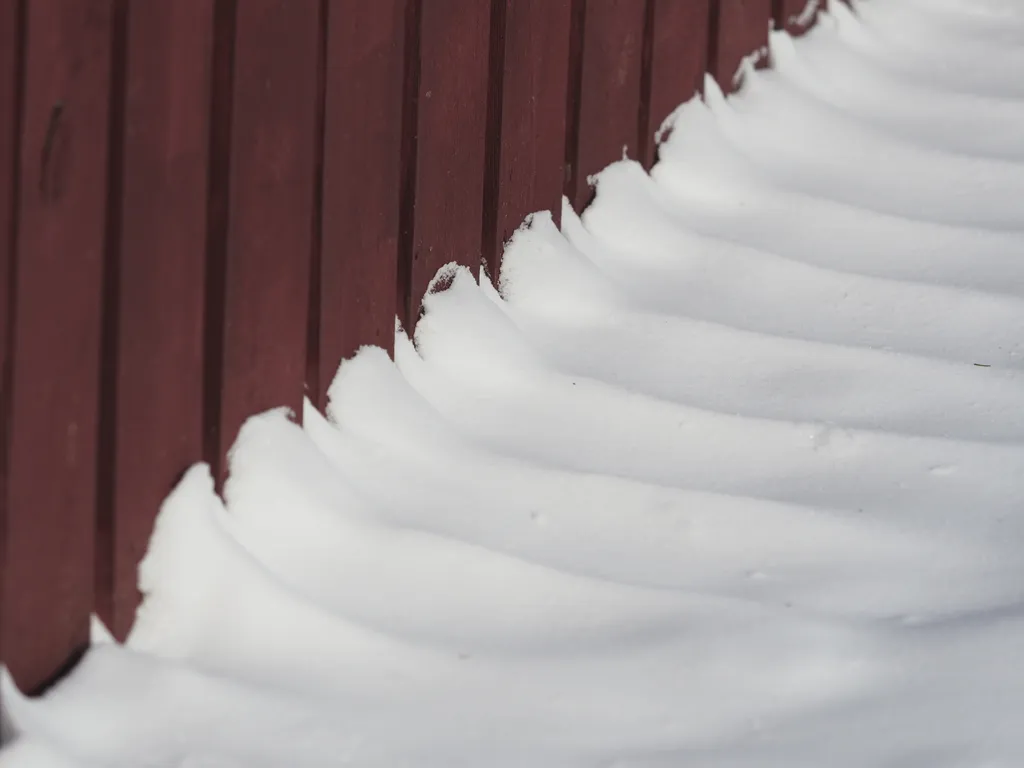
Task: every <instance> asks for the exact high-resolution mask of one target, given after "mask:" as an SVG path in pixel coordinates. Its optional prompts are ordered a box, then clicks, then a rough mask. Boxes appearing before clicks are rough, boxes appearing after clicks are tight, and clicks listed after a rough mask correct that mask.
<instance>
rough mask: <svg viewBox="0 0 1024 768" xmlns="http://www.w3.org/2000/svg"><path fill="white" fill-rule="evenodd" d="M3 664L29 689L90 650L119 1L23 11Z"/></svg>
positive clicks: (33, 6) (89, 0) (36, 5)
mask: <svg viewBox="0 0 1024 768" xmlns="http://www.w3.org/2000/svg"><path fill="white" fill-rule="evenodd" d="M25 14H26V24H25V29H26V30H27V38H26V41H25V67H24V72H25V82H24V102H23V104H24V107H23V120H22V138H21V147H20V168H21V174H20V192H19V214H18V216H19V220H18V225H17V227H18V237H17V259H18V269H17V278H16V283H15V285H14V291H15V293H16V295H17V308H16V315H15V319H14V328H13V348H12V350H11V353H12V360H13V375H12V388H11V392H10V397H11V420H10V425H9V429H10V457H9V472H10V474H9V478H8V516H7V538H6V542H5V544H6V573H5V579H4V590H5V591H4V596H3V603H4V623H3V626H2V627H0V632H2V637H3V639H2V644H3V648H4V655H5V661H6V662H7V663H8V664H9V665H10V668H11V671H12V673H13V674H14V677H15V679H16V680H17V681H18V683H19V684H20V685H21V686H22V687H24V688H27V689H29V690H33V689H38V688H39V687H40V686H42V685H44V684H46V683H47V682H48V681H50V680H51V679H52V678H53V676H54V675H55V674H56V673H59V672H60V671H61V668H62V666H63V665H66V664H68V663H70V662H71V661H73V660H74V659H75V657H76V656H77V655H78V654H80V653H81V652H82V651H83V650H84V649H85V648H86V647H87V644H88V640H89V615H90V613H91V610H92V605H93V539H94V528H95V522H96V520H95V502H96V432H97V411H98V405H99V391H98V390H99V346H100V324H101V321H100V315H101V288H102V271H103V246H104V229H105V202H106V177H107V132H108V120H107V117H108V114H107V112H108V95H109V94H108V92H109V82H110V49H111V35H112V8H111V2H110V0H74V1H72V0H66V1H65V2H46V3H40V2H27V3H25Z"/></svg>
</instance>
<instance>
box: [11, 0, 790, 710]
mask: <svg viewBox="0 0 1024 768" xmlns="http://www.w3.org/2000/svg"><path fill="white" fill-rule="evenodd" d="M802 8H803V4H802V2H788V0H787V1H783V0H776V2H774V3H773V0H486V1H485V0H472V1H470V0H466V1H465V2H455V1H453V0H374V1H373V2H367V1H365V0H174V2H153V1H152V0H48V1H47V2H34V1H30V0H0V297H2V298H0V301H2V306H0V360H2V362H3V367H2V369H0V370H2V375H0V659H2V660H3V661H4V662H5V663H7V664H8V665H9V667H10V669H11V670H12V672H13V674H14V676H15V678H16V680H17V681H18V682H19V684H20V685H21V686H22V687H23V688H25V689H27V690H30V691H35V690H39V689H40V688H41V687H43V686H45V685H46V684H47V683H48V682H49V681H51V680H52V679H53V678H54V676H55V675H57V674H59V673H60V672H61V671H62V670H63V669H65V668H66V667H67V665H68V664H70V663H72V662H73V661H74V660H75V659H76V658H77V656H78V655H80V654H81V653H82V651H83V650H85V648H86V647H87V643H88V625H89V614H90V612H91V611H93V610H95V611H97V612H99V614H100V615H101V616H102V618H103V619H104V620H105V621H106V622H107V623H108V625H109V626H110V628H111V629H112V630H113V631H114V633H115V634H116V635H117V636H119V637H124V636H125V635H126V633H127V631H128V629H129V628H130V626H131V622H132V620H133V617H134V612H135V608H136V606H137V601H138V595H137V592H136V586H135V584H136V574H135V571H136V566H137V563H138V561H139V559H140V557H141V555H142V554H143V552H144V549H145V546H146V543H147V541H148V538H149V535H150V532H151V528H152V523H153V519H154V517H155V515H156V512H157V509H158V507H159V504H160V502H161V501H162V499H163V498H164V497H165V496H166V494H167V492H168V491H169V490H170V488H171V487H172V486H173V484H174V483H175V482H176V481H177V479H178V477H179V476H180V474H181V473H182V471H184V470H185V469H186V468H187V467H188V465H189V464H191V463H193V462H195V461H197V460H203V459H205V460H206V461H208V462H209V463H210V464H211V465H212V466H213V468H214V471H215V474H216V475H217V476H218V477H220V478H223V475H224V472H225V466H224V464H225V462H224V456H225V452H226V450H227V448H228V447H229V446H230V445H231V443H232V441H233V440H234V438H235V435H236V434H237V431H238V428H239V426H240V425H241V423H242V421H243V420H244V419H245V418H246V417H247V416H249V415H250V414H253V413H255V412H258V411H262V410H265V409H267V408H271V407H276V406H279V405H287V406H290V407H291V408H292V409H293V411H294V412H295V413H296V414H300V413H301V405H302V401H303V397H304V396H308V397H309V398H310V399H311V400H312V401H313V402H314V403H315V404H318V405H321V406H322V405H323V403H324V401H325V395H326V390H327V387H328V385H329V384H330V381H331V379H332V377H333V375H334V373H335V371H336V370H337V366H338V364H339V362H340V361H341V360H342V359H343V358H345V357H348V356H350V355H351V354H353V353H354V352H355V351H356V349H357V348H358V347H359V346H360V345H362V344H377V345H380V346H383V347H385V348H389V349H390V347H391V345H392V343H393V333H394V322H395V318H396V316H397V317H398V318H399V319H400V320H401V321H402V322H403V323H404V325H405V327H406V328H407V329H409V328H411V327H412V325H413V324H414V323H415V320H416V318H417V317H418V314H419V311H420V305H421V300H422V297H423V294H424V292H425V291H426V290H427V286H428V283H429V282H430V281H431V279H432V278H433V276H434V275H435V273H436V271H437V270H438V268H439V267H441V266H443V265H444V264H446V263H449V262H457V263H460V264H463V265H465V266H467V267H469V268H471V269H473V270H478V269H479V268H480V266H481V262H482V261H483V262H485V263H486V265H487V268H488V271H489V273H490V275H491V276H492V277H494V278H496V277H497V272H498V268H499V264H500V257H501V252H502V247H503V244H504V243H505V242H506V241H507V240H508V238H509V237H510V236H511V234H512V232H513V231H514V230H515V228H516V227H518V226H519V225H520V223H521V222H522V221H523V219H524V217H526V216H527V215H528V214H530V213H532V212H534V211H543V210H547V211H550V212H551V213H552V215H553V216H554V218H555V220H556V221H557V220H558V214H559V211H560V207H561V200H562V195H563V193H564V194H566V195H568V197H569V198H570V200H571V201H572V202H573V203H574V204H575V205H576V206H577V208H582V207H583V206H584V205H586V204H587V202H588V201H589V199H590V197H591V194H592V191H591V189H590V186H589V184H588V183H587V177H588V176H589V175H591V174H593V173H596V172H597V171H599V170H601V169H602V168H603V167H605V166H606V165H607V164H608V163H610V162H614V161H616V160H618V159H620V158H621V157H622V154H623V150H624V149H625V151H626V153H627V154H628V155H629V157H631V158H633V159H636V160H640V161H641V162H643V163H644V164H646V165H648V166H649V165H651V164H652V163H653V162H655V160H656V146H655V143H654V141H653V138H652V137H653V134H654V132H655V131H656V130H657V129H658V128H659V126H660V125H661V124H662V122H663V121H664V119H665V118H666V117H667V116H668V115H669V114H670V112H671V111H672V110H673V109H674V108H675V107H676V106H677V105H678V104H679V103H681V102H683V101H686V100H688V99H689V98H690V97H692V96H693V95H694V93H696V92H697V91H698V90H699V89H700V88H701V86H702V82H703V74H704V72H705V71H706V70H707V71H710V72H712V73H713V74H714V75H716V76H717V77H718V79H719V81H720V82H721V83H723V84H724V85H726V86H730V85H731V83H732V77H733V74H734V73H735V72H736V69H737V67H738V65H739V62H740V60H741V58H742V57H743V56H744V55H746V54H749V53H750V52H751V51H754V50H756V49H758V48H760V47H761V46H763V45H764V44H765V42H766V37H767V32H768V25H769V22H770V20H771V19H772V18H773V17H774V19H775V20H776V22H777V23H787V22H788V20H789V19H790V18H791V17H792V16H794V15H796V14H798V13H799V12H800V11H801V10H802ZM794 31H799V30H794Z"/></svg>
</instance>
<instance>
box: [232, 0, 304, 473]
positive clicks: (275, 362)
mask: <svg viewBox="0 0 1024 768" xmlns="http://www.w3.org/2000/svg"><path fill="white" fill-rule="evenodd" d="M235 13H236V16H235V28H234V65H233V70H234V72H233V84H232V91H233V95H232V115H231V129H230V135H231V149H230V152H231V159H230V169H229V170H228V180H229V191H228V197H229V211H228V221H227V232H226V253H225V263H224V276H223V284H224V301H223V307H222V309H223V367H222V375H221V390H220V394H221V398H222V399H221V408H220V425H221V426H220V443H221V455H223V453H224V452H225V451H226V450H227V449H228V448H229V447H230V445H231V444H232V443H233V442H234V439H235V437H236V436H237V433H238V429H239V427H240V426H241V424H242V422H243V421H244V420H245V419H246V418H248V417H249V416H250V415H252V414H255V413H258V412H261V411H264V410H266V409H268V408H274V407H278V406H284V405H286V406H289V407H290V408H291V409H292V410H293V412H294V413H295V415H296V417H299V416H301V413H302V398H303V392H304V387H303V382H304V379H305V375H306V341H307V331H308V329H307V323H308V305H309V286H310V282H309V281H310V256H311V251H312V246H313V237H312V236H313V225H314V201H315V187H316V183H317V182H316V175H317V174H316V165H317V157H318V154H319V150H318V147H317V138H318V136H319V130H318V112H319V109H318V100H319V77H318V64H319V60H320V56H319V44H320V33H319V29H320V2H319V0H241V1H240V2H238V3H237V4H236V6H235Z"/></svg>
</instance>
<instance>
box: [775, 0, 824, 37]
mask: <svg viewBox="0 0 1024 768" xmlns="http://www.w3.org/2000/svg"><path fill="white" fill-rule="evenodd" d="M772 5H773V14H774V18H775V28H776V29H784V30H786V31H787V32H789V34H791V35H793V36H794V37H798V36H800V35H802V34H804V33H806V32H807V31H808V30H809V29H810V28H811V27H813V26H814V25H815V23H816V22H817V20H818V13H819V12H820V11H821V10H822V9H823V8H824V5H825V0H773V3H772Z"/></svg>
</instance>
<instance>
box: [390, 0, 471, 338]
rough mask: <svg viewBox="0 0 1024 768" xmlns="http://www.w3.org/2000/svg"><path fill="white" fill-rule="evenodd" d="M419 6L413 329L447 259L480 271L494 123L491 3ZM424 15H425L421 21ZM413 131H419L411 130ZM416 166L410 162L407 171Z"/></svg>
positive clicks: (408, 259)
mask: <svg viewBox="0 0 1024 768" xmlns="http://www.w3.org/2000/svg"><path fill="white" fill-rule="evenodd" d="M417 1H418V3H419V7H418V8H415V6H416V2H414V3H412V4H411V6H410V7H411V8H413V12H412V13H411V16H412V17H413V18H412V20H411V24H412V26H410V28H409V29H410V31H411V33H412V34H410V35H408V36H407V39H412V38H413V36H414V35H415V33H416V31H417V30H418V32H419V34H418V41H417V47H418V51H417V52H414V51H412V49H410V56H409V70H407V83H408V85H409V89H408V92H407V96H411V98H409V99H407V104H406V106H407V108H410V111H409V113H408V117H407V120H406V121H405V127H404V130H405V132H406V134H405V137H404V139H403V140H404V142H405V143H406V151H405V153H404V154H405V158H404V159H403V162H406V163H411V165H412V167H411V171H412V172H411V173H410V174H409V177H407V178H406V179H405V180H404V182H403V184H404V187H405V189H406V190H410V189H411V190H414V194H409V193H408V191H406V192H405V193H404V194H403V211H402V220H403V239H404V240H405V241H406V242H404V243H403V246H404V247H403V248H402V257H401V258H402V263H400V265H399V266H400V270H401V271H400V274H399V285H400V291H401V292H402V293H403V294H404V297H403V298H404V300H403V302H402V303H403V304H404V305H405V306H404V310H403V312H402V320H403V323H404V324H405V327H406V328H410V327H411V324H412V322H414V321H415V320H416V318H417V317H418V315H419V308H420V304H421V302H422V299H423V295H424V293H425V292H426V290H427V286H428V285H429V283H430V281H431V280H432V279H433V277H434V275H435V274H436V273H437V271H438V269H440V268H441V267H443V266H444V265H445V264H448V263H451V262H457V263H459V264H463V265H465V266H467V267H469V268H470V269H472V270H473V272H474V273H478V272H479V268H480V260H481V258H482V255H483V210H484V205H483V192H484V162H485V151H484V150H485V134H486V126H487V81H488V50H489V42H490V40H489V38H490V18H491V8H490V6H491V3H490V2H483V1H480V2H451V1H450V0H417ZM416 16H418V19H417V18H415V17H416ZM410 134H411V135H410ZM408 169H409V166H408V165H407V170H408Z"/></svg>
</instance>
